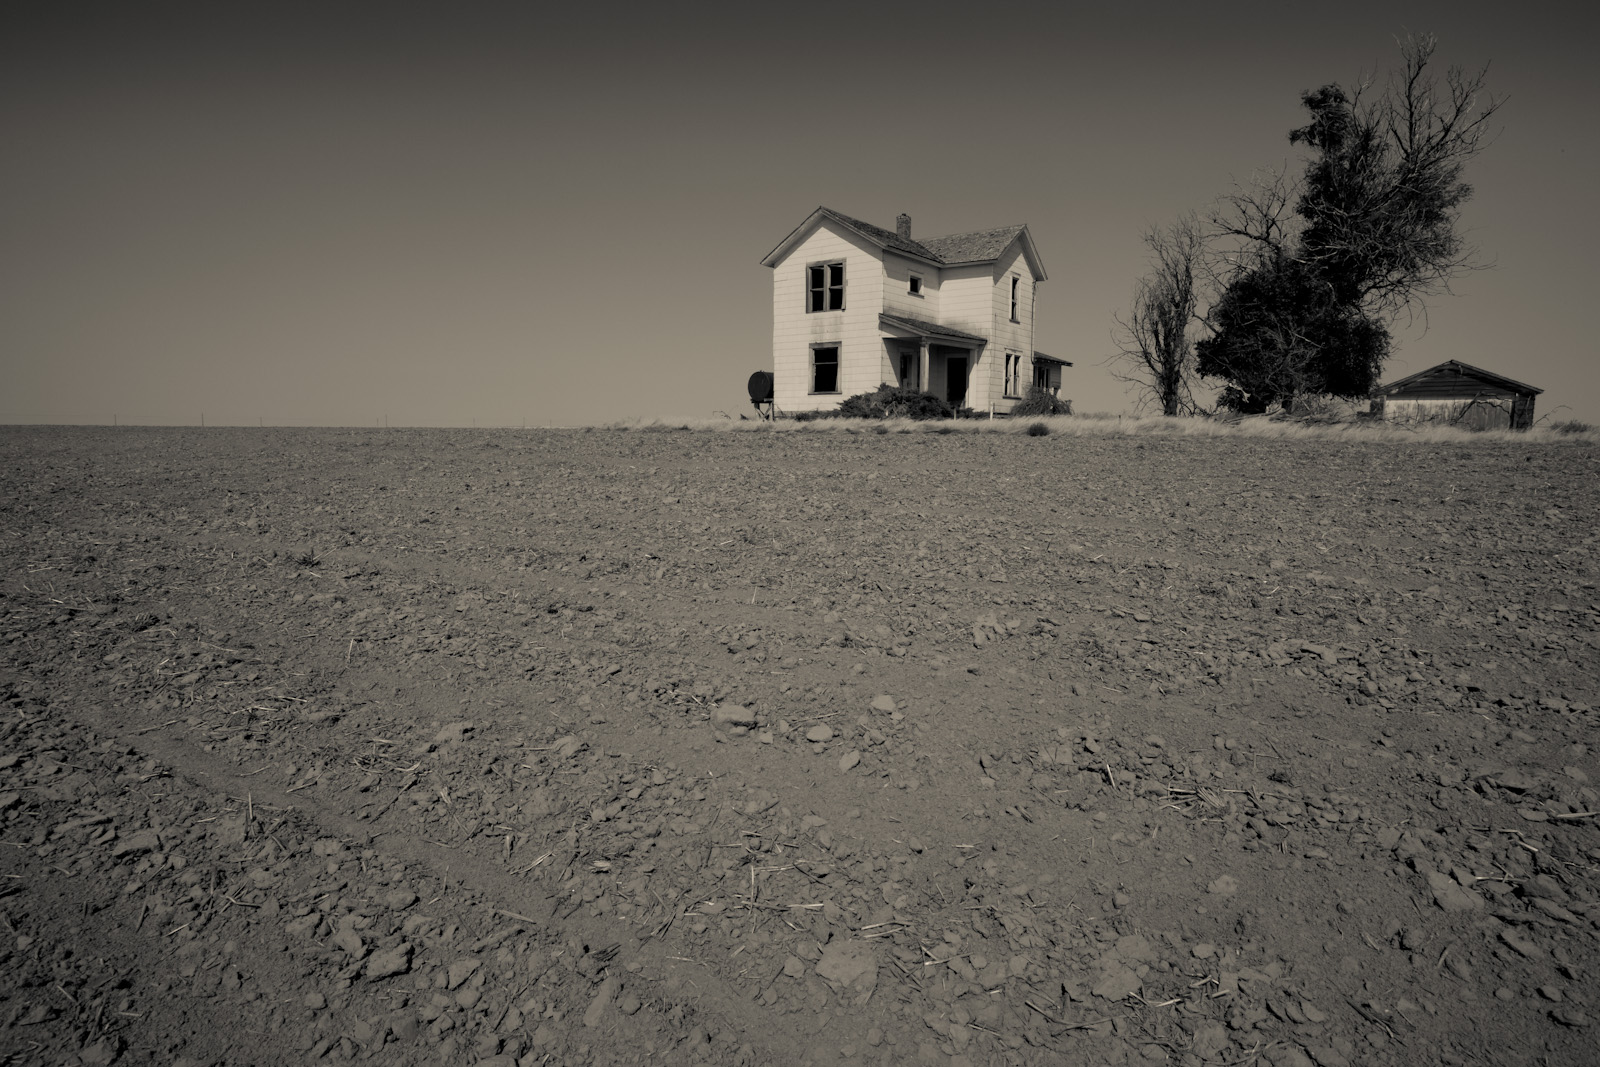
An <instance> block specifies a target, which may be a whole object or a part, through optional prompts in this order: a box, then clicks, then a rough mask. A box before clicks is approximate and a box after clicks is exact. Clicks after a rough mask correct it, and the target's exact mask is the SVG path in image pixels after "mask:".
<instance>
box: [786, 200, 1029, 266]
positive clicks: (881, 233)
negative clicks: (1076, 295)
mask: <svg viewBox="0 0 1600 1067" xmlns="http://www.w3.org/2000/svg"><path fill="white" fill-rule="evenodd" d="M824 218H826V219H831V220H832V221H834V222H836V223H838V224H839V225H840V226H843V227H844V228H845V229H847V230H851V231H853V232H854V233H855V234H856V235H857V236H859V237H862V238H864V239H865V240H867V241H869V242H871V243H872V244H875V245H877V246H878V247H879V248H885V249H888V250H889V251H891V252H897V253H899V254H900V255H903V256H910V257H911V258H913V259H920V260H922V261H923V262H925V263H931V264H933V265H934V266H936V267H962V266H971V265H974V264H981V263H993V262H995V261H996V260H998V259H999V258H1000V257H1001V256H1003V255H1005V253H1006V251H1007V250H1008V249H1009V248H1010V247H1011V246H1012V244H1014V243H1015V242H1017V241H1018V240H1021V241H1022V243H1023V254H1024V255H1025V256H1026V257H1027V259H1028V266H1029V267H1030V268H1031V269H1032V270H1033V273H1034V274H1035V275H1036V276H1037V277H1038V278H1039V280H1040V281H1043V280H1044V278H1045V273H1044V264H1043V263H1041V262H1040V261H1039V253H1038V250H1037V249H1036V248H1034V247H1033V236H1032V235H1031V234H1030V233H1028V226H1027V224H1026V223H1022V224H1019V225H1016V226H1002V227H1000V228H999V229H996V230H978V231H975V232H973V233H952V234H947V235H945V236H943V237H928V238H925V239H923V240H921V241H914V240H912V239H911V238H909V237H901V236H900V234H899V233H897V232H896V231H894V230H886V229H884V228H883V227H882V226H874V225H873V224H872V223H870V222H863V221H861V220H860V219H857V218H852V217H850V216H849V215H846V214H845V213H844V212H842V211H835V210H833V209H832V208H830V207H819V208H817V209H816V210H815V211H813V212H812V213H811V214H810V215H808V216H806V220H805V221H804V222H802V223H801V224H800V225H798V226H796V227H795V228H794V229H793V230H791V231H790V233H789V236H787V237H785V238H784V239H783V240H782V241H779V242H778V246H777V247H776V248H774V249H773V250H772V251H771V252H768V253H767V255H766V257H765V258H763V259H762V260H761V263H762V265H763V266H767V267H775V266H777V265H778V261H779V260H781V259H783V257H784V256H785V255H787V254H788V252H789V249H790V248H791V247H793V246H794V245H795V244H797V243H799V241H800V240H801V239H802V238H803V237H804V236H805V235H806V234H807V233H808V232H809V231H810V229H811V226H812V224H813V223H815V222H817V221H818V220H820V219H824Z"/></svg>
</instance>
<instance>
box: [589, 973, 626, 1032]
mask: <svg viewBox="0 0 1600 1067" xmlns="http://www.w3.org/2000/svg"><path fill="white" fill-rule="evenodd" d="M621 984H622V983H621V982H620V981H618V979H617V976H616V975H612V976H611V977H609V978H607V979H606V980H605V981H604V982H601V983H600V988H599V989H598V990H597V991H596V992H595V995H594V999H593V1000H591V1001H590V1002H589V1007H588V1008H587V1009H586V1010H585V1011H584V1013H583V1025H584V1026H586V1027H588V1028H589V1029H590V1030H593V1029H594V1028H595V1027H597V1026H599V1025H600V1021H601V1020H602V1019H603V1018H605V1014H606V1009H607V1008H609V1007H610V1006H611V1001H612V998H614V997H615V996H616V995H617V988H618V987H619V986H621Z"/></svg>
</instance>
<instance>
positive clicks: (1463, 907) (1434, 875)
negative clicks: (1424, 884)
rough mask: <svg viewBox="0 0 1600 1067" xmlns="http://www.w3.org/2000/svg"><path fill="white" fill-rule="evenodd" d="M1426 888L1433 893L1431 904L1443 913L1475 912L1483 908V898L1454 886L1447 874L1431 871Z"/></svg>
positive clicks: (1468, 890) (1454, 883)
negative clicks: (1437, 906) (1442, 910)
mask: <svg viewBox="0 0 1600 1067" xmlns="http://www.w3.org/2000/svg"><path fill="white" fill-rule="evenodd" d="M1428 888H1429V889H1430V890H1432V891H1433V902H1434V903H1435V904H1437V905H1439V907H1441V908H1443V909H1444V910H1445V911H1477V910H1479V909H1481V908H1482V907H1483V898H1482V897H1480V896H1479V895H1478V894H1476V893H1474V892H1472V891H1471V890H1470V889H1464V888H1462V887H1461V886H1460V885H1457V884H1456V881H1455V879H1453V878H1451V877H1450V876H1449V875H1448V874H1440V873H1439V872H1438V871H1431V872H1429V874H1428Z"/></svg>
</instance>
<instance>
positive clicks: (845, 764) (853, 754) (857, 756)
mask: <svg viewBox="0 0 1600 1067" xmlns="http://www.w3.org/2000/svg"><path fill="white" fill-rule="evenodd" d="M860 762H861V753H859V752H857V751H856V750H855V749H851V750H850V751H849V752H846V753H845V754H844V755H843V756H840V757H839V769H840V770H841V771H848V770H850V769H851V768H852V767H854V766H855V765H856V764H858V763H860Z"/></svg>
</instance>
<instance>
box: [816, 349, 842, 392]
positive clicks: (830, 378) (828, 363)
mask: <svg viewBox="0 0 1600 1067" xmlns="http://www.w3.org/2000/svg"><path fill="white" fill-rule="evenodd" d="M811 391H812V392H813V393H837V392H838V391H839V346H838V345H812V346H811Z"/></svg>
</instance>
